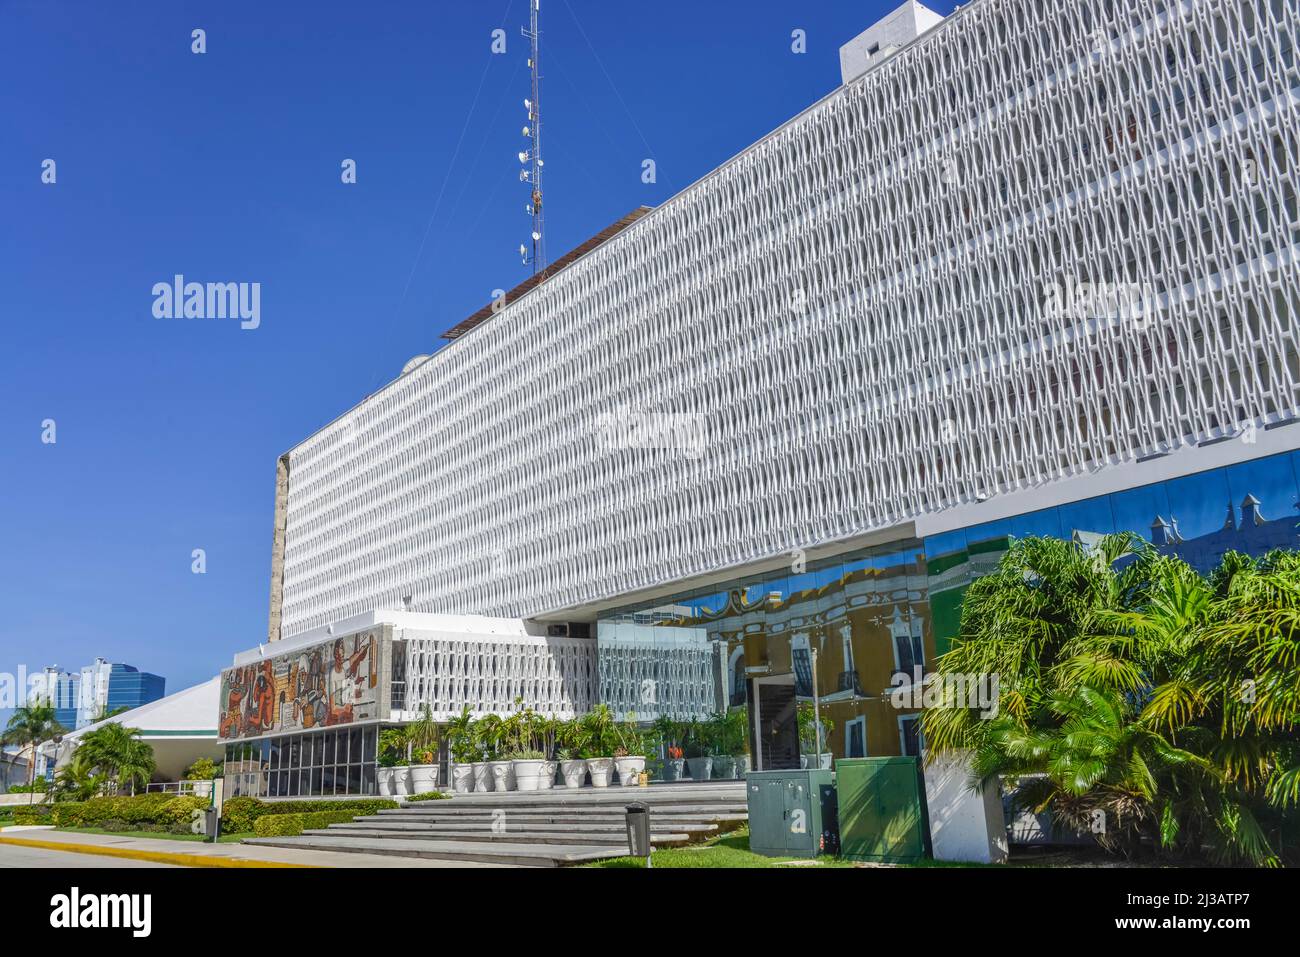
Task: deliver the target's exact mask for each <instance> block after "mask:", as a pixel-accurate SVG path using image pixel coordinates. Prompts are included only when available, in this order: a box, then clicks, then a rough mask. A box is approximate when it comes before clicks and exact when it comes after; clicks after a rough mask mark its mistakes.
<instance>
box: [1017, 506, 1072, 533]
mask: <svg viewBox="0 0 1300 957" xmlns="http://www.w3.org/2000/svg"><path fill="white" fill-rule="evenodd" d="M1011 534H1012V535H1014V536H1015V537H1016V538H1030V537H1031V536H1037V537H1047V538H1060V537H1061V512H1060V509H1056V508H1045V509H1042V510H1041V511H1038V512H1030V513H1029V514H1028V515H1017V516H1015V517H1014V518H1012V519H1011Z"/></svg>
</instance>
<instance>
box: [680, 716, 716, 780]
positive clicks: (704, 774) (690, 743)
mask: <svg viewBox="0 0 1300 957" xmlns="http://www.w3.org/2000/svg"><path fill="white" fill-rule="evenodd" d="M685 739H686V773H687V774H689V775H690V777H691V780H692V781H707V780H709V778H710V777H712V775H713V758H712V757H711V756H710V752H712V750H713V745H712V742H711V741H710V740H709V728H708V725H704V724H701V723H700V722H698V721H692V722H690V724H688V725H687V726H686V735H685Z"/></svg>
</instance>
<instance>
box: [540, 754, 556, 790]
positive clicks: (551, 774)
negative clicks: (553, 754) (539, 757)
mask: <svg viewBox="0 0 1300 957" xmlns="http://www.w3.org/2000/svg"><path fill="white" fill-rule="evenodd" d="M557 768H558V765H556V763H555V762H554V761H543V762H542V776H541V777H539V778H538V779H537V790H539V791H549V790H551V789H552V788H554V787H555V772H556V770H557Z"/></svg>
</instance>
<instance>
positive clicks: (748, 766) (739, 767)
mask: <svg viewBox="0 0 1300 957" xmlns="http://www.w3.org/2000/svg"><path fill="white" fill-rule="evenodd" d="M753 769H754V763H753V761H752V760H750V757H749V755H748V754H742V755H739V756H738V757H737V758H736V777H738V778H740V780H742V781H743V780H745V775H746V774H748V773H749V772H750V771H752V770H753Z"/></svg>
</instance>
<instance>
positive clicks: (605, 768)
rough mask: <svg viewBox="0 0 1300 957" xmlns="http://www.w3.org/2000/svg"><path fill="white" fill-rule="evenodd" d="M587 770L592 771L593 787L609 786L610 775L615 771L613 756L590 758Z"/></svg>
mask: <svg viewBox="0 0 1300 957" xmlns="http://www.w3.org/2000/svg"><path fill="white" fill-rule="evenodd" d="M587 770H588V771H589V772H590V773H591V786H592V787H593V788H607V787H609V776H610V775H611V774H613V773H614V759H613V758H588V759H587Z"/></svg>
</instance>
